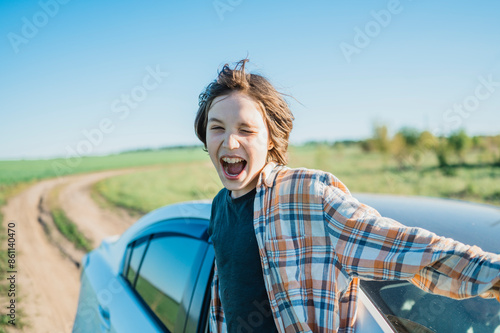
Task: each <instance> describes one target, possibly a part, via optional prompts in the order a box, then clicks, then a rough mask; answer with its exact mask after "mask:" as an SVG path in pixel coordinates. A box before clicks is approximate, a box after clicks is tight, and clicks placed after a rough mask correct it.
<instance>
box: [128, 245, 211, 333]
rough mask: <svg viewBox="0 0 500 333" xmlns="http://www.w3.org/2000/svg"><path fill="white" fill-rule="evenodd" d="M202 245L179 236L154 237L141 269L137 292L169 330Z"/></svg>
mask: <svg viewBox="0 0 500 333" xmlns="http://www.w3.org/2000/svg"><path fill="white" fill-rule="evenodd" d="M202 244H203V243H202V242H201V241H199V240H196V239H194V238H187V237H180V236H165V237H159V238H153V239H152V240H151V242H150V244H149V247H148V251H147V253H146V256H145V257H144V260H143V263H142V265H141V267H140V272H139V277H138V278H137V282H136V286H135V288H136V291H137V293H138V294H139V295H140V296H141V297H142V299H143V300H144V301H145V302H146V304H148V305H149V307H150V309H151V310H152V311H153V312H154V314H155V315H156V316H157V317H158V319H159V320H160V321H161V322H162V323H163V324H164V325H165V326H166V327H167V329H168V330H170V331H174V326H175V323H176V320H177V314H178V310H179V306H180V304H181V301H182V297H183V295H184V291H185V289H186V283H187V282H188V281H189V275H190V274H191V271H193V263H194V261H195V259H196V258H197V257H198V256H199V251H200V247H201V245H202Z"/></svg>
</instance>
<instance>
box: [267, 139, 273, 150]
mask: <svg viewBox="0 0 500 333" xmlns="http://www.w3.org/2000/svg"><path fill="white" fill-rule="evenodd" d="M273 148H274V144H273V143H272V142H271V141H269V145H268V146H267V150H271V149H273Z"/></svg>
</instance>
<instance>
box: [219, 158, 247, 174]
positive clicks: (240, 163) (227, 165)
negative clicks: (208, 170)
mask: <svg viewBox="0 0 500 333" xmlns="http://www.w3.org/2000/svg"><path fill="white" fill-rule="evenodd" d="M220 162H221V165H222V169H223V170H224V173H225V174H226V177H227V178H229V179H236V178H238V176H239V175H241V173H242V172H243V170H245V166H246V165H247V161H245V160H244V159H242V158H239V157H222V158H221V159H220Z"/></svg>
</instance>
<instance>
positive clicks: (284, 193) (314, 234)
mask: <svg viewBox="0 0 500 333" xmlns="http://www.w3.org/2000/svg"><path fill="white" fill-rule="evenodd" d="M254 228H255V235H256V238H257V243H258V246H259V251H260V257H261V263H262V269H263V273H264V282H265V285H266V289H267V292H268V296H269V301H270V304H271V309H272V311H273V316H274V321H275V323H276V326H277V328H278V331H279V332H287V333H288V332H354V324H355V319H356V308H357V291H358V278H362V279H372V280H373V279H375V280H382V279H384V280H394V279H404V280H408V281H410V282H412V283H413V284H415V285H416V286H418V287H420V288H422V289H424V290H426V291H429V292H433V293H437V294H441V295H445V296H449V297H453V298H466V297H472V296H477V295H481V296H483V297H496V298H497V300H498V301H499V302H500V292H499V291H500V255H495V254H492V253H488V252H483V251H482V250H481V249H480V248H478V247H477V246H472V247H471V246H467V245H464V244H462V243H459V242H456V241H454V240H452V239H449V238H444V237H439V236H437V235H436V234H434V233H431V232H429V231H427V230H424V229H421V228H414V227H405V226H403V225H402V224H400V223H399V222H396V221H394V220H392V219H390V218H386V217H381V216H380V214H379V213H378V212H377V211H376V210H375V209H373V208H371V207H368V206H366V205H364V204H361V203H359V202H358V201H357V200H356V199H355V198H353V197H352V196H351V194H350V192H349V190H348V189H347V188H346V187H345V185H344V184H343V183H341V182H340V181H339V180H338V179H337V178H336V177H335V176H333V175H332V174H330V173H327V172H322V171H318V170H310V169H304V168H299V169H290V168H288V167H286V166H282V165H276V164H275V163H272V162H271V163H268V164H267V165H266V166H265V167H264V169H263V171H262V172H261V174H260V176H259V181H258V184H257V193H256V196H255V202H254ZM211 289H212V299H211V303H210V330H211V331H212V332H226V331H227V329H226V323H225V318H224V311H223V309H222V304H221V301H220V294H219V280H218V274H217V264H215V271H214V277H213V281H212V288H211Z"/></svg>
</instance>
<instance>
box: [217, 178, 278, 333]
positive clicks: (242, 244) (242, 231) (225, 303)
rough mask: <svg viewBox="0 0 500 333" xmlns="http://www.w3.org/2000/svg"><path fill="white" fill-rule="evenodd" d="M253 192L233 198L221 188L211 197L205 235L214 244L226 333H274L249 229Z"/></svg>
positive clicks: (254, 241)
mask: <svg viewBox="0 0 500 333" xmlns="http://www.w3.org/2000/svg"><path fill="white" fill-rule="evenodd" d="M255 192H256V190H255V189H253V190H252V191H250V192H249V193H247V194H245V195H243V196H241V197H239V198H236V199H233V198H231V192H230V191H229V190H227V189H226V188H223V189H222V190H221V191H220V192H219V193H218V194H217V195H216V196H215V198H214V200H213V203H212V215H211V217H210V226H209V228H208V233H209V235H210V236H211V237H212V242H213V244H214V250H215V258H216V260H217V271H218V274H219V292H220V299H221V303H222V308H223V309H224V314H225V317H226V324H227V328H228V332H231V333H232V332H236V333H240V332H241V333H250V332H263V333H265V332H277V329H276V325H275V324H274V319H273V315H272V312H271V308H270V306H269V298H268V296H267V292H266V287H265V285H264V277H263V274H262V266H261V263H260V255H259V248H258V245H257V239H256V237H255V231H254V228H253V202H254V199H255Z"/></svg>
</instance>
